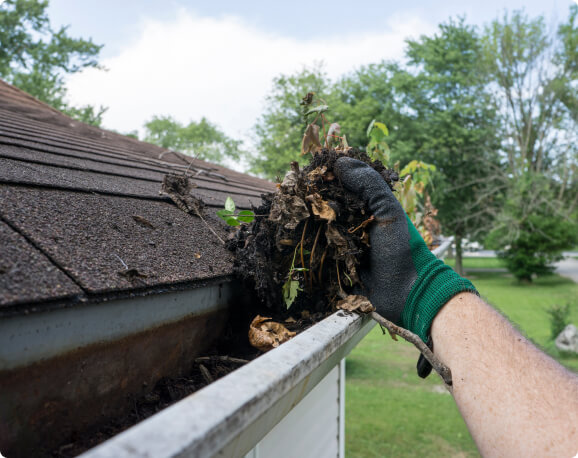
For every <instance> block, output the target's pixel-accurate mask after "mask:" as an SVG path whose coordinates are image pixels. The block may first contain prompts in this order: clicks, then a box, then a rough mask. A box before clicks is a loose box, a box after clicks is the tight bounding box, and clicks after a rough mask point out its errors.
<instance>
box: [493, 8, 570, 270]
mask: <svg viewBox="0 0 578 458" xmlns="http://www.w3.org/2000/svg"><path fill="white" fill-rule="evenodd" d="M577 14H578V7H576V6H572V7H571V10H570V15H569V18H568V21H567V22H565V23H563V24H562V25H561V26H560V27H559V29H558V33H557V34H556V35H551V34H549V33H548V31H547V29H546V26H545V23H544V20H543V18H541V17H538V18H535V19H529V18H528V17H527V16H526V15H524V14H523V13H522V12H514V13H513V14H512V15H511V16H509V15H505V16H504V17H503V19H502V20H501V21H499V20H496V21H494V22H493V23H492V24H491V25H490V26H489V27H488V28H487V29H486V34H485V37H484V50H485V58H486V63H487V66H488V69H489V71H490V73H491V75H492V76H493V81H494V85H495V88H496V92H497V95H498V99H499V100H502V105H501V110H500V113H501V114H502V115H503V118H504V122H503V124H502V129H503V138H504V141H503V142H502V145H501V147H502V150H503V151H504V156H505V163H506V167H505V169H504V173H503V177H504V180H505V181H506V182H507V198H506V202H505V205H504V206H503V208H502V210H501V213H500V215H499V218H498V219H497V221H498V224H497V225H496V227H495V229H494V231H493V232H492V234H490V238H489V241H490V242H491V243H493V245H494V247H495V248H497V249H499V250H500V252H501V255H502V256H503V257H504V258H505V259H506V263H507V266H508V268H509V269H510V270H511V271H512V272H513V273H514V275H515V276H516V277H517V278H519V279H521V280H525V281H531V278H532V275H533V274H537V275H540V274H544V273H547V272H549V271H551V270H552V263H553V262H554V261H556V260H557V259H559V254H560V251H561V250H563V249H565V248H570V247H571V246H572V244H573V243H575V240H576V238H575V234H576V232H578V227H577V224H576V219H575V216H574V218H572V216H571V215H572V213H573V211H575V209H576V204H577V200H578V176H577V171H578V167H577V165H578V125H577V123H578V119H577V118H578V115H577V113H576V107H577V106H578V103H577V101H578V92H577V91H578V86H576V80H577V76H578V71H577V69H578V64H577V60H576V58H577V55H578V54H577V47H576V45H577V44H578V31H577V28H576V16H577Z"/></svg>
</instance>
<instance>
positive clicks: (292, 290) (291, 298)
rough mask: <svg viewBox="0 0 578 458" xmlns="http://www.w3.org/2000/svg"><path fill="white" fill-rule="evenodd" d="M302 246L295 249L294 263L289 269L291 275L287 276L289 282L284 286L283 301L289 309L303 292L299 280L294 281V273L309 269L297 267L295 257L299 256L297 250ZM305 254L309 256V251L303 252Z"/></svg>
mask: <svg viewBox="0 0 578 458" xmlns="http://www.w3.org/2000/svg"><path fill="white" fill-rule="evenodd" d="M300 245H301V244H299V245H297V246H296V247H295V252H294V253H293V261H292V262H291V268H290V269H289V273H288V274H287V281H286V282H285V283H284V284H283V301H284V302H285V306H286V307H287V309H289V308H290V307H291V305H293V302H295V299H296V298H297V295H298V294H299V293H300V292H301V291H303V288H301V285H300V284H299V280H294V279H293V273H294V272H307V271H308V270H309V269H307V268H305V267H295V257H296V256H297V250H298V248H299V246H300ZM303 253H304V254H309V251H307V250H303Z"/></svg>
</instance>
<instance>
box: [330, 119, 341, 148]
mask: <svg viewBox="0 0 578 458" xmlns="http://www.w3.org/2000/svg"><path fill="white" fill-rule="evenodd" d="M340 133H341V126H340V125H339V124H337V123H336V122H334V123H333V124H331V125H330V126H329V130H328V131H327V147H328V148H331V146H333V143H335V139H336V137H339V134H340Z"/></svg>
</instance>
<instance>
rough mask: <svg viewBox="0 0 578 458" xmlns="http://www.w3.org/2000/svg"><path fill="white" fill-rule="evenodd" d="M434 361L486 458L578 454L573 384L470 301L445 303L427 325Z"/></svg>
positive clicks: (577, 390) (577, 386) (576, 385)
mask: <svg viewBox="0 0 578 458" xmlns="http://www.w3.org/2000/svg"><path fill="white" fill-rule="evenodd" d="M432 337H433V341H434V353H435V354H436V355H437V356H438V357H439V358H440V359H441V360H442V362H444V363H445V364H447V365H448V366H449V367H450V368H451V370H452V375H453V387H452V392H453V396H454V399H455V400H456V403H457V405H458V408H459V409H460V412H461V413H462V416H463V417H464V419H465V421H466V423H467V425H468V428H469V430H470V432H471V434H472V437H473V438H474V440H475V441H476V444H477V445H478V448H479V449H480V452H481V453H482V454H483V455H484V456H571V457H573V456H574V455H575V454H576V453H577V452H578V377H577V376H576V375H575V374H572V373H570V372H569V371H567V370H566V369H564V368H563V367H562V366H560V365H559V364H558V363H557V362H556V361H554V360H553V359H551V358H550V357H549V356H547V355H545V354H544V353H543V352H541V351H540V350H538V349H537V348H536V347H535V346H534V345H532V343H531V342H529V341H528V340H527V339H525V338H524V337H523V336H522V335H521V334H520V333H519V332H517V331H516V330H515V329H514V328H513V327H512V326H511V325H510V323H508V321H507V320H506V319H504V318H503V317H502V316H501V315H500V314H499V313H498V312H496V311H495V310H494V309H493V308H492V307H490V306H489V305H487V304H486V303H485V302H483V301H482V300H481V299H480V298H478V297H477V296H475V295H474V294H471V293H462V294H459V295H457V296H456V297H454V298H453V299H452V300H450V301H449V302H448V303H447V304H446V305H445V306H444V308H443V309H442V310H441V311H440V312H439V313H438V315H437V316H436V318H435V319H434V321H433V324H432Z"/></svg>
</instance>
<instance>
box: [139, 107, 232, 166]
mask: <svg viewBox="0 0 578 458" xmlns="http://www.w3.org/2000/svg"><path fill="white" fill-rule="evenodd" d="M144 127H145V138H144V141H145V142H149V143H154V144H155V145H159V146H162V147H163V148H167V149H172V150H175V151H178V152H181V153H186V154H190V155H192V156H194V157H196V158H199V159H206V160H209V161H211V162H216V163H222V162H223V160H224V159H225V158H231V159H239V158H240V157H241V155H243V151H242V150H241V145H242V142H241V141H239V140H234V139H232V138H229V137H228V136H227V135H225V134H224V133H223V132H222V131H221V130H220V129H219V128H218V127H217V126H215V125H214V124H212V123H211V122H209V121H208V120H207V119H206V118H204V117H203V118H202V119H201V120H200V121H199V122H198V123H197V122H193V121H192V122H190V123H189V124H188V125H182V124H180V123H179V122H178V121H176V120H175V119H173V118H172V117H170V116H154V117H153V118H152V119H151V120H150V121H148V122H147V123H146V124H145V126H144Z"/></svg>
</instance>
